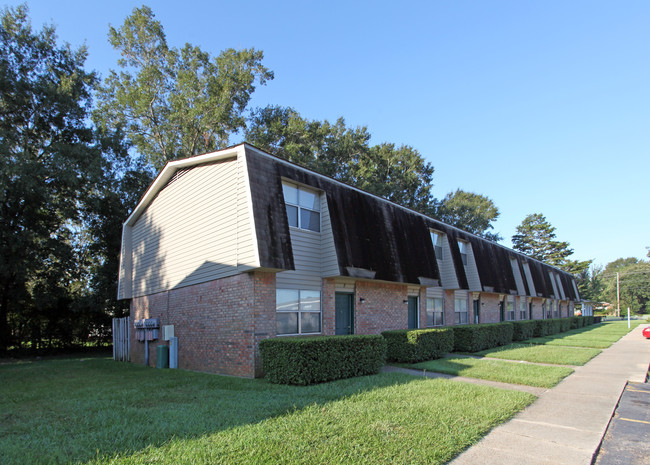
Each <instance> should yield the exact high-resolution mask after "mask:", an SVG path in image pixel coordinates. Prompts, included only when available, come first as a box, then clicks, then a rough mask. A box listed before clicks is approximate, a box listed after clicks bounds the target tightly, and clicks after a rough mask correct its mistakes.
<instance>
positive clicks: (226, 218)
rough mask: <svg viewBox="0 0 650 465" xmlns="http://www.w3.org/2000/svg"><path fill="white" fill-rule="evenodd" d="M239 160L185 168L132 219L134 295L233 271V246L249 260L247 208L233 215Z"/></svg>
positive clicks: (236, 203)
mask: <svg viewBox="0 0 650 465" xmlns="http://www.w3.org/2000/svg"><path fill="white" fill-rule="evenodd" d="M238 166H239V165H238V162H237V161H236V160H235V159H234V158H233V159H231V160H227V161H223V162H218V163H214V164H210V165H204V166H197V167H195V168H193V169H191V170H189V171H187V172H186V173H185V174H184V175H183V176H182V177H179V178H178V179H176V180H174V181H173V182H172V183H170V184H168V185H167V186H166V187H165V188H164V189H162V190H161V191H160V192H159V193H158V196H157V197H156V198H155V199H154V200H153V202H152V203H151V204H150V205H149V207H148V208H147V210H146V211H144V213H143V214H142V216H140V218H139V219H138V220H137V221H136V222H135V224H134V225H133V257H134V260H133V294H134V295H135V296H141V295H146V294H153V293H156V292H160V291H164V290H167V289H172V288H174V287H181V286H187V285H191V284H197V283H201V282H206V281H211V280H213V279H218V278H223V277H226V276H231V275H234V274H236V273H237V272H238V269H237V264H238V248H241V250H242V251H244V253H243V254H242V256H243V257H245V260H246V261H247V262H248V263H251V262H252V261H253V260H254V257H251V253H250V248H251V244H252V242H253V239H252V237H250V236H251V235H252V228H251V227H250V223H247V222H248V221H249V220H248V218H246V216H248V215H247V214H246V212H248V208H245V209H244V213H245V214H244V215H243V216H244V217H243V218H242V217H241V216H240V215H238V207H239V205H238V204H239V203H240V201H239V200H238V199H239V197H240V195H239V194H240V192H241V189H240V184H241V181H242V178H241V173H239V171H240V170H239V169H238ZM240 235H242V243H243V244H245V246H242V247H238V240H237V238H238V237H239V236H240ZM251 258H252V259H253V260H251Z"/></svg>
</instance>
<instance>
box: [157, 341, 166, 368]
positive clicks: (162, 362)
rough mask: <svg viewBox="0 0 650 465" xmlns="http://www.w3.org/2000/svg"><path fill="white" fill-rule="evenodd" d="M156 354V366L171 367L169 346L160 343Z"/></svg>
mask: <svg viewBox="0 0 650 465" xmlns="http://www.w3.org/2000/svg"><path fill="white" fill-rule="evenodd" d="M156 355H157V356H156V368H169V346H164V345H159V346H158V352H157V353H156Z"/></svg>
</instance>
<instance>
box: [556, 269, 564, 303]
mask: <svg viewBox="0 0 650 465" xmlns="http://www.w3.org/2000/svg"><path fill="white" fill-rule="evenodd" d="M554 275H555V282H556V283H557V289H558V291H559V292H560V294H559V295H558V296H557V297H558V299H562V300H566V294H565V293H564V287H563V286H562V281H561V280H560V275H559V274H557V273H554Z"/></svg>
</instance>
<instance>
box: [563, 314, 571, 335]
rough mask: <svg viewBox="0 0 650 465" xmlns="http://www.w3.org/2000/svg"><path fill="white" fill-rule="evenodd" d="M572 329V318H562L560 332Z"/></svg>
mask: <svg viewBox="0 0 650 465" xmlns="http://www.w3.org/2000/svg"><path fill="white" fill-rule="evenodd" d="M570 329H571V318H560V332H561V333H563V332H565V331H568V330H570Z"/></svg>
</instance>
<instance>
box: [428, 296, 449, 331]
mask: <svg viewBox="0 0 650 465" xmlns="http://www.w3.org/2000/svg"><path fill="white" fill-rule="evenodd" d="M435 301H440V311H436V306H435ZM429 315H431V319H429ZM436 315H439V316H440V321H441V322H440V323H439V324H436ZM444 325H445V300H444V298H443V297H427V326H428V327H433V326H444Z"/></svg>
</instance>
